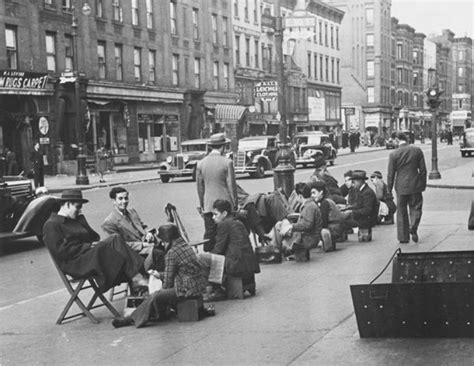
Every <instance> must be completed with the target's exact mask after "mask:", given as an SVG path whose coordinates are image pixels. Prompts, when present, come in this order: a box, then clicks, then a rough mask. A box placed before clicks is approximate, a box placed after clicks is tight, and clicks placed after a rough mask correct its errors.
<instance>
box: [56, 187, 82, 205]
mask: <svg viewBox="0 0 474 366" xmlns="http://www.w3.org/2000/svg"><path fill="white" fill-rule="evenodd" d="M59 201H61V202H80V203H87V202H89V200H86V199H85V198H83V197H82V192H81V191H80V190H78V189H70V190H67V191H63V193H61V197H60V198H59Z"/></svg>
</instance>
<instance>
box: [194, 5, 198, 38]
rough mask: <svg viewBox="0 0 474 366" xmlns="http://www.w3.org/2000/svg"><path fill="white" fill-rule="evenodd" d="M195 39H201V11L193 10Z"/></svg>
mask: <svg viewBox="0 0 474 366" xmlns="http://www.w3.org/2000/svg"><path fill="white" fill-rule="evenodd" d="M193 39H199V9H196V8H194V9H193Z"/></svg>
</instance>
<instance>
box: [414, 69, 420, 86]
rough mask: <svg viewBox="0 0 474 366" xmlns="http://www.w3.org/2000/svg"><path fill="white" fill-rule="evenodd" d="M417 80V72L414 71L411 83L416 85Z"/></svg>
mask: <svg viewBox="0 0 474 366" xmlns="http://www.w3.org/2000/svg"><path fill="white" fill-rule="evenodd" d="M418 83H419V80H418V73H417V72H416V71H415V72H414V73H413V85H418Z"/></svg>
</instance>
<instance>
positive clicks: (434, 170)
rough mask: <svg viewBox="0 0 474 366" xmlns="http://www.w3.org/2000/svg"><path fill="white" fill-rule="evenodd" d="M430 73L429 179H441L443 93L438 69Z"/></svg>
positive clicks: (431, 70)
mask: <svg viewBox="0 0 474 366" xmlns="http://www.w3.org/2000/svg"><path fill="white" fill-rule="evenodd" d="M428 73H429V74H430V75H429V77H430V78H431V80H432V81H435V82H432V83H431V85H432V86H431V87H430V88H428V90H427V91H426V95H427V97H428V105H429V106H430V111H431V172H430V173H429V175H428V179H440V178H441V174H440V172H439V171H438V132H437V127H438V126H437V125H438V118H437V117H438V107H439V105H440V104H441V100H440V96H441V94H442V93H443V91H442V90H439V88H438V83H437V82H436V76H434V75H436V70H434V69H429V70H428Z"/></svg>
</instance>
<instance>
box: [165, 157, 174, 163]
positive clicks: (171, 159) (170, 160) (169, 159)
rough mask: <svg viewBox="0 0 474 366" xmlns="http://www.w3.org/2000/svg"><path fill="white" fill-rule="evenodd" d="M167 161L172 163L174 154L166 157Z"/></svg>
mask: <svg viewBox="0 0 474 366" xmlns="http://www.w3.org/2000/svg"><path fill="white" fill-rule="evenodd" d="M166 162H167V163H168V164H171V163H172V162H173V157H172V156H168V157H167V158H166Z"/></svg>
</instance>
